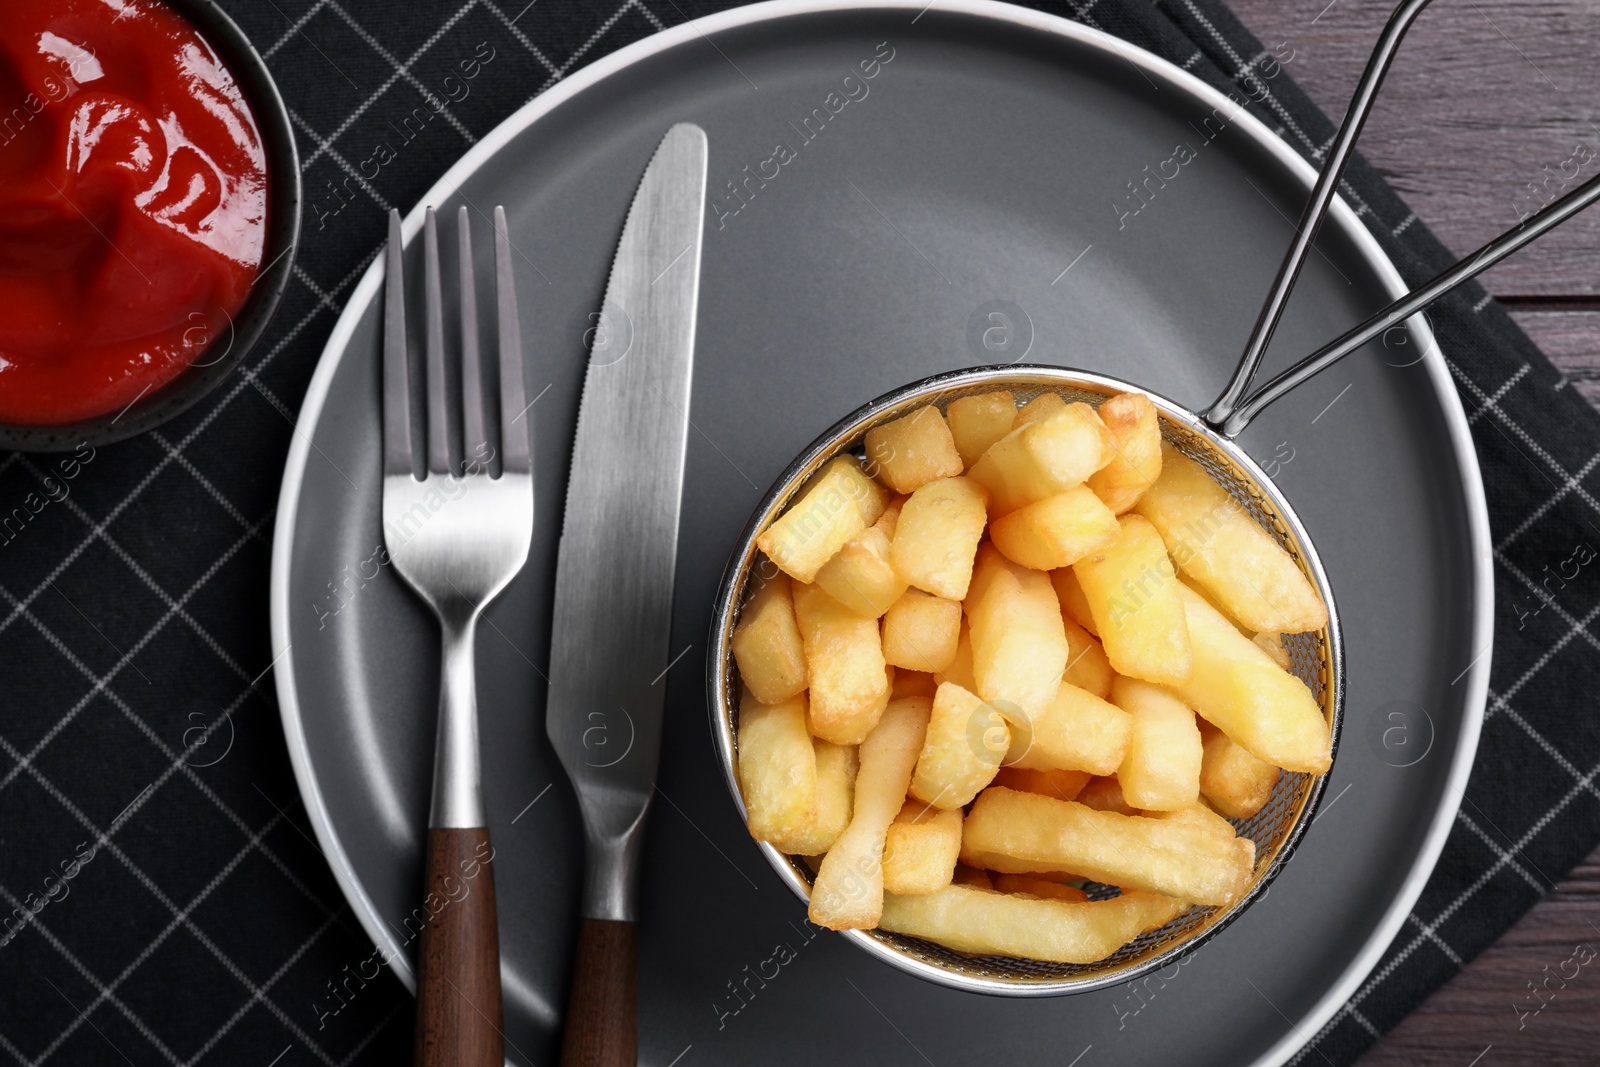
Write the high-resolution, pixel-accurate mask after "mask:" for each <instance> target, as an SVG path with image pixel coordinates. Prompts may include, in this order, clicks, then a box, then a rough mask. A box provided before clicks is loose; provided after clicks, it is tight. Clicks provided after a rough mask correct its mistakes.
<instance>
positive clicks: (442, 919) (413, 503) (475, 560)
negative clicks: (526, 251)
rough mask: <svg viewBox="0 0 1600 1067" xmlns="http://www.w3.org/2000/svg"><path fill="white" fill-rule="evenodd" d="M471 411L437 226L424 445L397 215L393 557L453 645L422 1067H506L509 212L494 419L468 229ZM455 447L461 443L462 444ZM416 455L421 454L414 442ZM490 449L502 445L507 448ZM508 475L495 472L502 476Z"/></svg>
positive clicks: (518, 490)
mask: <svg viewBox="0 0 1600 1067" xmlns="http://www.w3.org/2000/svg"><path fill="white" fill-rule="evenodd" d="M457 226H458V242H457V248H458V252H459V259H460V269H459V279H460V288H461V293H460V304H461V333H460V379H459V380H460V403H459V407H455V406H454V405H452V403H451V399H450V397H449V395H448V394H449V392H450V389H449V384H448V383H449V379H450V377H451V375H450V374H449V373H448V371H447V367H446V354H445V343H444V338H445V326H444V308H443V304H444V301H443V287H442V284H441V282H440V276H439V274H440V272H439V240H438V225H437V220H436V219H435V217H434V211H433V209H432V208H429V209H428V212H427V218H426V222H425V225H424V230H423V274H424V278H423V288H424V310H425V320H424V327H425V330H424V332H425V336H426V341H425V349H426V352H425V358H426V363H425V368H424V373H423V374H422V378H423V380H424V381H425V382H426V385H425V389H426V404H425V418H424V419H423V423H424V427H425V428H424V431H423V433H422V435H421V436H420V437H418V436H417V435H415V434H414V433H413V427H412V418H411V415H412V409H411V384H410V383H411V380H412V379H413V377H415V376H414V375H413V374H412V372H411V369H410V367H409V363H408V359H407V352H406V347H407V345H406V311H405V281H404V274H403V270H402V262H401V260H402V252H401V245H402V236H401V230H400V215H399V213H398V212H394V211H391V212H390V213H389V247H388V253H387V256H388V258H387V263H386V266H387V279H386V284H385V294H384V339H383V527H384V540H385V543H386V547H387V549H388V553H389V558H390V559H391V560H392V561H393V563H394V566H395V569H396V570H397V571H399V572H400V576H401V577H402V578H404V579H405V580H406V582H407V583H408V584H409V585H410V586H411V588H412V589H413V590H415V591H416V593H417V595H418V596H419V597H421V598H422V600H423V601H424V602H425V603H426V604H427V605H428V606H429V607H430V608H431V609H433V613H434V615H435V616H437V618H438V620H439V629H440V632H441V634H442V637H443V653H442V659H441V667H440V685H439V722H438V733H437V738H436V741H435V750H434V767H433V802H432V806H431V808H430V811H429V816H428V845H427V860H426V874H425V882H424V897H423V902H424V906H425V907H426V908H427V910H428V912H429V915H430V918H429V920H428V922H427V925H426V926H425V927H423V930H422V943H421V949H420V952H419V960H418V967H417V1028H416V1060H415V1062H416V1065H417V1067H502V1065H503V1064H504V1062H505V1060H504V1054H503V1051H502V1042H503V1037H502V1035H501V1032H500V1020H501V1003H500V950H499V940H498V938H499V932H498V927H497V921H496V912H495V892H494V867H493V862H492V861H493V858H494V849H493V848H492V847H491V845H490V843H489V829H488V819H487V817H486V815H485V813H484V806H483V788H482V773H481V768H480V762H479V752H478V705H477V694H476V682H475V678H474V662H473V649H474V636H475V634H476V629H477V623H478V618H479V616H480V614H481V613H482V612H483V609H484V607H485V605H487V604H488V603H489V602H490V601H491V600H493V599H494V598H495V596H496V595H498V594H499V592H500V591H501V590H502V589H504V588H505V586H506V584H507V583H508V582H510V580H511V579H512V577H514V576H515V575H516V573H517V572H518V571H519V570H521V569H522V565H523V563H524V562H525V561H526V560H527V558H528V543H529V540H530V539H531V537H532V534H533V473H532V470H531V468H530V465H529V456H528V427H527V425H526V424H524V423H523V422H522V421H521V419H522V417H523V415H524V414H525V413H524V410H523V387H522V344H521V336H520V333H519V327H518V322H517V306H516V291H515V288H514V285H513V281H512V274H511V256H510V250H509V249H510V246H509V240H508V237H507V234H506V220H505V211H504V210H503V209H501V208H498V207H497V208H495V213H494V229H495V282H496V292H497V302H498V319H499V332H498V336H497V339H496V340H497V346H498V355H499V359H498V373H497V375H496V377H497V378H498V389H497V392H498V394H499V404H498V412H496V411H495V410H494V409H495V405H494V403H493V400H492V399H486V397H487V396H488V395H489V394H486V391H485V387H484V380H483V374H484V367H483V366H482V361H481V360H480V355H479V344H478V324H477V300H476V297H475V286H474V281H473V268H472V234H471V227H470V225H469V219H468V216H467V209H466V208H465V207H463V208H461V210H460V212H459V214H458V216H457ZM458 435H459V439H457V438H458ZM413 442H415V446H414V445H413ZM493 442H498V443H499V448H498V449H496V448H495V447H494V444H493ZM496 469H497V470H498V474H496V473H493V472H494V471H495V470H496Z"/></svg>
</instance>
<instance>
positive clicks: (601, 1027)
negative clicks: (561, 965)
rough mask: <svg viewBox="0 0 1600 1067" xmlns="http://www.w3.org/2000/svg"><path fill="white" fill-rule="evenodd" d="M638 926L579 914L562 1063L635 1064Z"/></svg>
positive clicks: (590, 1066) (575, 1066) (576, 1066)
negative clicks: (576, 946)
mask: <svg viewBox="0 0 1600 1067" xmlns="http://www.w3.org/2000/svg"><path fill="white" fill-rule="evenodd" d="M637 934H638V927H636V926H635V925H634V924H633V923H631V922H619V921H616V920H613V919H580V920H579V923H578V954H577V962H576V963H575V965H574V967H573V973H572V991H571V993H570V995H569V996H568V999H567V1022H566V1027H565V1029H564V1030H563V1032H562V1035H561V1067H634V1064H635V1061H636V1059H637V1056H638V1045H639V1020H638V992H637V978H638V939H637Z"/></svg>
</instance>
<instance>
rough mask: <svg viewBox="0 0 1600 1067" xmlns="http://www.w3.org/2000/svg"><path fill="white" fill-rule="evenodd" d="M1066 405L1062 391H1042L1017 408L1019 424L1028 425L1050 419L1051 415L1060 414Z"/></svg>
mask: <svg viewBox="0 0 1600 1067" xmlns="http://www.w3.org/2000/svg"><path fill="white" fill-rule="evenodd" d="M1066 406H1067V402H1066V401H1065V400H1062V399H1061V394H1060V393H1040V394H1039V395H1038V396H1036V397H1034V398H1033V399H1032V400H1030V401H1028V402H1027V403H1026V404H1024V405H1022V407H1020V408H1018V409H1017V425H1018V426H1026V425H1027V424H1028V423H1030V422H1038V421H1040V420H1041V419H1048V418H1049V417H1050V416H1051V415H1058V414H1060V413H1061V412H1062V411H1064V410H1065V409H1066Z"/></svg>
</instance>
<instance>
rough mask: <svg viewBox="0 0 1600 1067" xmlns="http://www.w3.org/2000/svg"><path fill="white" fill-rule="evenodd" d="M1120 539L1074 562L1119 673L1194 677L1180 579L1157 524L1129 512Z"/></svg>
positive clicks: (1164, 679)
mask: <svg viewBox="0 0 1600 1067" xmlns="http://www.w3.org/2000/svg"><path fill="white" fill-rule="evenodd" d="M1120 522H1121V526H1122V530H1121V533H1120V534H1118V536H1117V539H1116V540H1115V541H1112V542H1111V543H1110V544H1109V545H1107V546H1106V547H1104V548H1102V549H1100V550H1099V551H1097V552H1094V553H1092V554H1090V555H1088V556H1085V557H1084V558H1083V559H1080V560H1079V561H1078V562H1077V563H1075V564H1073V567H1072V573H1073V574H1075V575H1076V576H1077V578H1078V584H1079V585H1081V586H1082V587H1083V595H1084V598H1085V599H1086V600H1088V602H1089V610H1090V612H1091V613H1092V614H1093V615H1094V622H1095V630H1096V631H1097V632H1098V633H1099V635H1100V643H1101V645H1103V646H1104V648H1105V650H1106V657H1107V658H1108V659H1110V660H1111V666H1112V667H1114V668H1116V671H1117V673H1118V674H1126V675H1129V676H1130V677H1133V678H1143V679H1144V680H1145V681H1147V682H1156V683H1159V684H1167V685H1171V684H1176V683H1179V682H1186V681H1188V680H1189V675H1190V674H1191V672H1192V671H1193V670H1194V655H1193V653H1192V652H1191V650H1190V647H1189V633H1188V625H1187V622H1186V619H1185V614H1184V608H1183V602H1182V601H1181V600H1179V598H1178V589H1179V582H1178V581H1177V576H1176V574H1175V573H1174V571H1173V568H1172V561H1171V560H1169V559H1168V558H1167V550H1166V546H1165V545H1164V544H1162V541H1161V535H1160V534H1158V533H1156V529H1155V527H1154V526H1152V525H1150V523H1149V522H1148V521H1146V520H1145V519H1143V518H1141V517H1140V516H1138V515H1124V516H1123V517H1122V519H1121V520H1120Z"/></svg>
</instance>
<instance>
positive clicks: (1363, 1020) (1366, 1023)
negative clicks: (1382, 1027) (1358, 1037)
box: [1350, 1008, 1382, 1037]
mask: <svg viewBox="0 0 1600 1067" xmlns="http://www.w3.org/2000/svg"><path fill="white" fill-rule="evenodd" d="M1350 1017H1351V1018H1352V1019H1354V1020H1355V1021H1356V1022H1358V1023H1360V1024H1361V1025H1362V1026H1363V1027H1364V1028H1365V1029H1366V1031H1367V1033H1369V1034H1371V1035H1372V1036H1373V1037H1380V1036H1382V1035H1381V1034H1379V1033H1378V1028H1377V1027H1376V1026H1374V1025H1372V1022H1371V1020H1369V1019H1368V1018H1367V1017H1366V1016H1365V1015H1363V1014H1361V1012H1359V1011H1357V1010H1356V1009H1355V1008H1351V1009H1350Z"/></svg>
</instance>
